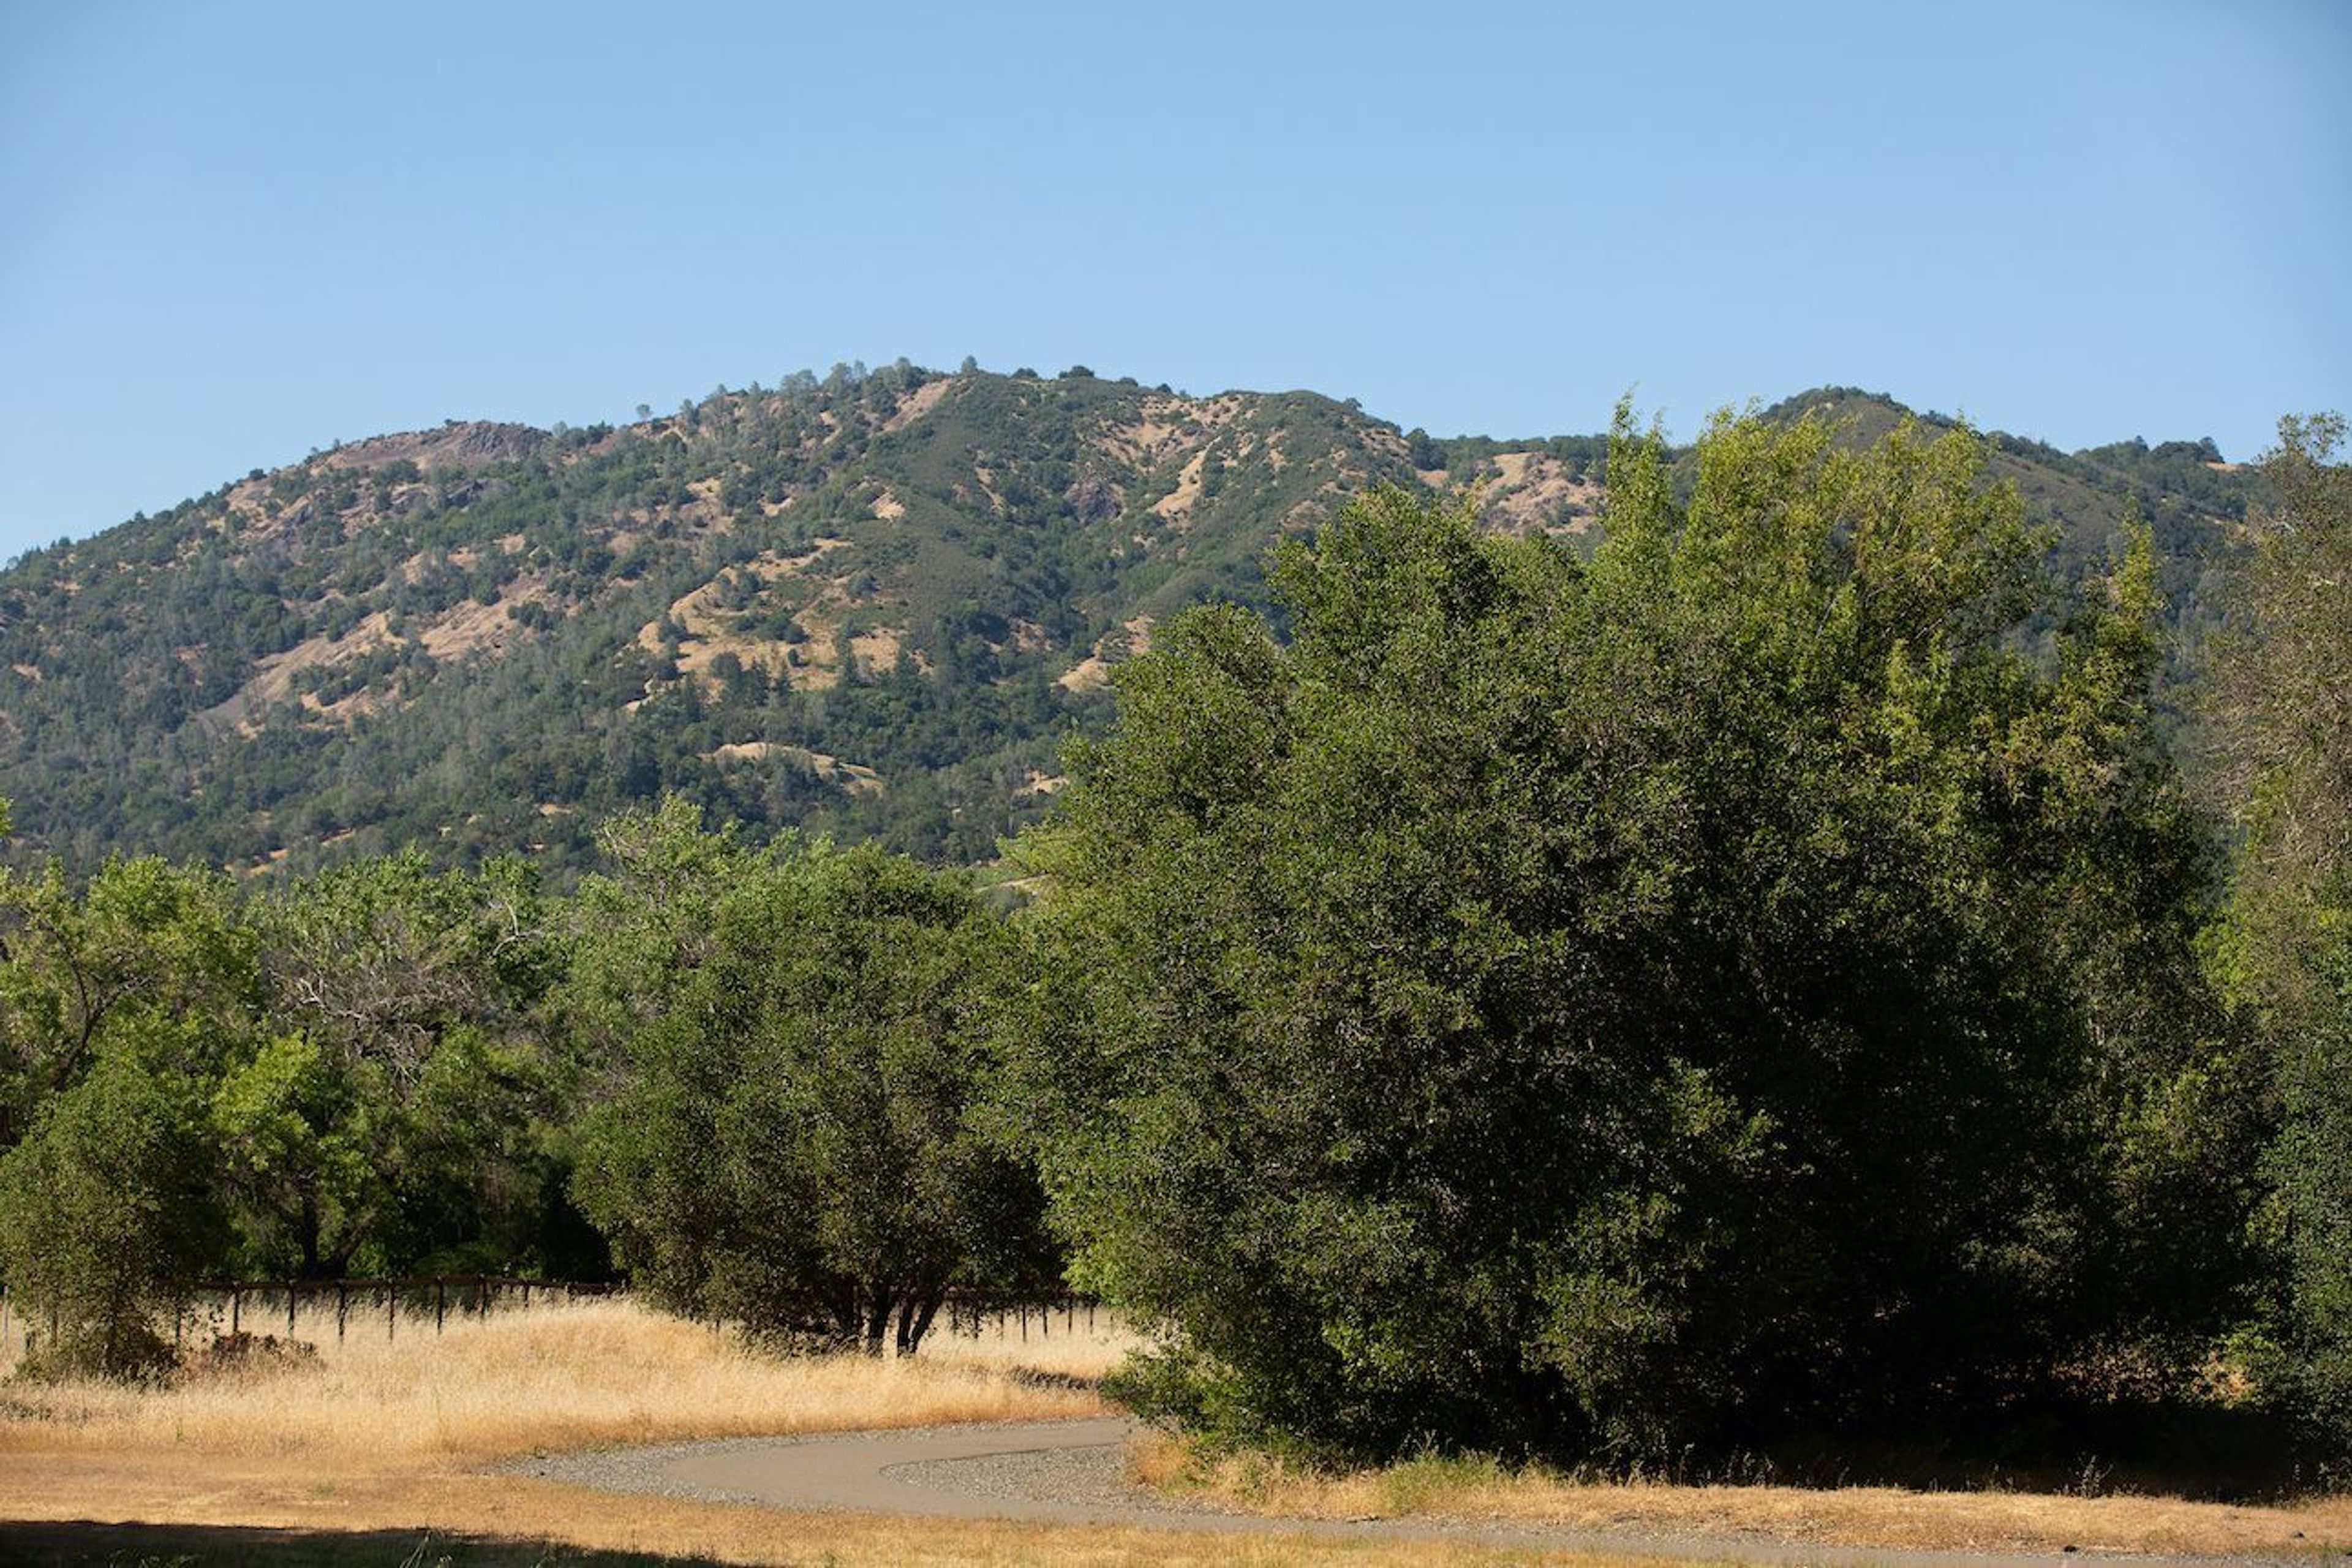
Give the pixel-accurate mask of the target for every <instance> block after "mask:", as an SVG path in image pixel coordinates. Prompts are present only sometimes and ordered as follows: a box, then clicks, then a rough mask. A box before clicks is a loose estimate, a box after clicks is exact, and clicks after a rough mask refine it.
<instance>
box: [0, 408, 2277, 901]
mask: <svg viewBox="0 0 2352 1568" xmlns="http://www.w3.org/2000/svg"><path fill="white" fill-rule="evenodd" d="M1824 406H1826V407H1828V408H1829V409H1831V410H1832V411H1833V412H1834V413H1836V414H1838V415H1839V416H1842V417H1845V418H1848V419H1850V420H1851V421H1852V422H1853V431H1854V434H1855V435H1856V436H1857V437H1876V436H1878V435H1880V434H1881V433H1883V431H1884V430H1885V428H1886V427H1887V426H1890V425H1891V424H1892V423H1893V422H1894V421H1895V419H1896V418H1897V417H1899V416H1900V414H1901V412H1902V411H1901V410H1900V409H1899V408H1897V407H1896V406H1895V405H1893V404H1891V403H1889V402H1888V401H1887V400H1885V399H1884V398H1882V397H1874V396H1871V395H1864V394H1861V393H1858V392H1854V391H1852V390H1850V389H1832V390H1829V391H1826V392H1819V393H1811V394H1807V395H1803V396H1801V397H1798V398H1794V399H1791V400H1790V402H1789V403H1788V404H1787V405H1783V407H1784V409H1788V410H1795V409H1799V408H1813V407H1824ZM1605 445H1606V444H1605V441H1604V439H1603V438H1601V437H1597V436H1593V437H1552V438H1545V439H1535V440H1523V441H1512V440H1495V439H1488V438H1461V439H1454V440H1436V439H1433V438H1431V437H1428V436H1427V435H1425V434H1424V433H1423V432H1420V431H1413V432H1410V433H1407V432H1403V431H1400V430H1399V429H1397V428H1396V427H1395V426H1392V425H1389V424H1386V423H1383V422H1381V420H1379V419H1377V418H1375V417H1373V416H1370V415H1368V414H1366V413H1364V412H1362V411H1361V410H1360V409H1359V408H1358V407H1357V406H1356V405H1353V404H1351V403H1338V402H1334V401H1332V400H1330V399H1328V398H1326V397H1322V396H1318V395H1312V394H1307V393H1289V394H1279V395H1266V394H1254V393H1227V394H1223V395H1218V396H1214V397H1192V396H1187V395H1181V394H1178V393H1175V392H1172V391H1171V390H1169V389H1168V388H1166V387H1160V388H1152V387H1146V386H1142V385H1139V384H1135V383H1133V382H1131V381H1118V382H1112V381H1108V380H1103V379H1100V378H1097V377H1096V376H1094V375H1092V374H1089V373H1087V371H1086V370H1084V369H1083V367H1078V368H1074V369H1072V370H1071V371H1069V372H1067V373H1066V374H1062V375H1059V376H1055V377H1051V378H1046V377H1040V376H1037V375H1035V374H1028V373H1025V372H1024V373H1016V374H1013V375H1010V376H1004V375H994V374H985V373H982V372H979V371H976V370H971V369H969V368H967V369H966V370H965V371H964V372H962V373H961V374H954V375H943V374H937V373H934V372H930V371H926V370H922V369H919V368H916V367H913V366H909V365H907V364H905V363H900V364H898V365H896V366H892V367H888V368H885V369H883V370H880V371H877V372H873V373H870V374H868V373H866V372H864V371H863V370H862V369H851V368H847V367H841V368H836V370H835V372H834V373H833V374H830V375H828V376H826V377H824V379H822V380H820V379H818V378H817V377H815V376H814V375H813V374H806V373H803V374H797V375H794V376H793V377H790V378H788V379H787V380H786V382H785V384H783V385H782V386H781V387H778V388H774V389H763V388H761V387H757V386H754V387H752V388H750V389H748V390H744V391H740V392H730V391H726V390H724V389H721V390H720V391H719V392H716V393H714V394H713V395H710V396H709V397H708V398H706V399H704V400H703V401H702V402H700V403H698V404H692V405H686V406H682V407H681V408H680V409H679V410H678V412H677V414H675V415H673V416H667V417H661V418H647V419H645V420H643V421H641V422H640V423H637V424H635V425H632V426H627V427H625V428H618V429H615V428H609V427H604V426H597V427H592V428H588V429H582V430H572V429H563V428H558V429H557V430H554V431H552V432H547V431H540V430H535V429H530V428H527V427H523V426H511V425H486V424H462V423H456V422H452V423H451V424H449V425H447V426H445V427H443V428H441V429H439V430H433V431H425V432H420V433H416V434H411V435H399V436H387V437H379V438H376V439H373V440H368V441H362V442H359V443H356V444H352V445H349V446H344V447H338V448H337V449H335V450H333V451H330V452H325V453H321V454H318V455H316V456H314V457H312V458H310V459H309V460H307V461H305V462H303V463H300V464H297V465H294V466H292V467H289V468H284V469H281V470H278V471H277V472H275V473H264V472H262V471H260V470H255V471H254V472H252V473H251V474H249V475H247V477H246V478H244V479H240V480H237V481H236V482H234V483H232V484H229V485H226V486H224V487H223V488H222V489H218V490H215V491H214V492H212V493H211V494H208V495H205V496H203V497H200V498H197V499H195V500H190V501H185V502H183V503H182V504H180V505H178V506H176V507H173V508H172V509H171V510H168V511H165V512H163V513H161V514H158V515H156V516H152V517H146V516H142V517H140V518H135V519H133V520H132V521H130V522H127V523H124V524H122V525H121V526H120V527H118V528H115V529H113V530H110V531H107V532H105V533H103V534H101V535H100V536H98V537H97V538H94V539H91V540H89V541H86V542H79V543H68V542H60V543H58V544H57V545H55V546H52V547H50V548H47V549H44V550H38V551H35V552H30V553H28V554H26V556H25V557H23V558H22V559H21V560H19V561H17V562H16V563H14V564H13V565H12V566H11V567H10V568H9V569H8V570H7V571H5V573H0V795H6V796H7V797H9V798H12V799H13V800H14V801H15V802H16V818H17V822H16V826H17V832H18V836H19V837H18V842H17V844H16V846H15V847H16V850H17V852H19V853H37V852H43V851H46V852H50V853H54V854H57V855H58V856H60V857H62V858H64V860H65V861H66V862H67V863H68V865H69V866H72V867H75V868H79V869H81V870H85V871H86V870H88V869H89V868H93V867H95V866H96V865H97V864H98V863H99V862H100V861H101V860H102V859H103V858H104V857H105V856H106V855H107V854H109V853H110V852H113V851H117V850H121V851H155V852H160V853H163V854H165V855H169V856H173V857H179V858H194V859H197V860H202V861H205V862H208V863H214V864H222V865H227V866H231V867H236V868H245V869H248V870H258V869H262V868H268V867H270V866H273V865H278V864H281V863H290V864H292V865H295V866H301V865H308V864H315V863H318V862H320V861H322V860H333V859H338V858H349V857H351V856H352V855H356V854H365V853H376V852H382V851H384V850H388V849H391V848H394V847H399V846H401V845H404V844H408V843H415V844H418V845H421V846H423V847H425V849H426V851H427V853H428V854H429V855H431V856H432V857H433V858H435V859H436V860H438V861H441V862H443V863H449V864H471V863H474V862H476V861H478V860H479V859H480V858H482V857H483V856H485V855H486V854H489V853H493V852H496V851H500V850H506V849H530V850H536V851H541V852H542V853H544V854H545V855H546V856H547V857H548V858H550V859H551V861H552V862H553V863H554V864H556V865H557V866H559V867H574V866H578V865H580V864H582V863H583V862H584V860H585V859H586V858H587V856H588V853H589V848H590V836H591V831H592V827H593V824H594V823H595V822H597V821H599V820H601V819H603V818H604V817H605V816H610V815H611V814H612V813H613V812H614V811H615V810H618V809H621V808H624V807H625V806H627V805H631V804H633V803H642V802H646V801H648V800H651V799H653V798H655V797H656V795H659V794H661V793H662V792H664V791H666V790H667V791H675V792H677V793H680V794H683V795H686V796H688V797H689V798H691V799H694V800H696V801H698V802H699V803H701V804H702V805H705V806H706V807H707V808H708V809H709V811H710V813H711V814H712V816H713V817H714V818H715V819H727V820H738V821H740V822H742V823H743V824H744V825H745V826H746V827H747V829H748V830H749V831H750V832H751V834H752V835H753V836H754V837H759V836H761V835H763V834H765V833H767V832H770V831H772V830H773V829H775V828H778V827H781V826H794V825H799V826H810V827H814V828H816V829H820V830H823V831H826V832H830V833H833V834H835V835H836V836H838V837H845V838H866V837H878V838H880V839H882V840H884V841H885V842H887V843H888V844H889V845H891V846H892V847H896V848H899V849H902V850H906V851H908V852H911V853H913V854H916V855H918V856H919V857H922V858H927V859H930V860H934V861H942V862H971V861H977V860H982V859H987V858H991V857H992V856H993V854H994V853H995V847H996V845H997V842H998V840H999V839H1000V838H1001V837H1003V836H1004V835H1005V834H1007V833H1008V832H1011V831H1013V830H1015V829H1017V828H1018V827H1019V826H1023V825H1024V824H1025V823H1027V822H1030V821H1032V820H1034V819H1035V818H1037V817H1038V816H1041V815H1042V814H1043V811H1044V808H1045V804H1046V802H1047V800H1048V799H1049V798H1050V795H1051V794H1052V792H1053V791H1054V790H1055V789H1056V788H1057V787H1058V786H1059V783H1060V764H1059V762H1058V757H1059V753H1060V751H1061V747H1062V745H1063V742H1065V740H1066V738H1067V737H1068V736H1069V735H1070V734H1072V733H1074V732H1080V731H1098V730H1099V729H1101V728H1102V726H1103V725H1104V724H1105V723H1106V722H1107V720H1108V695H1107V692H1106V689H1105V686H1106V677H1107V673H1108V668H1109V667H1110V666H1112V665H1113V664H1115V663H1117V662H1118V660H1120V659H1122V658H1126V657H1129V656H1130V655H1131V654H1133V653H1134V652H1137V651H1139V650H1140V649H1142V648H1144V647H1148V646H1149V644H1150V636H1151V630H1152V628H1153V626H1155V625H1157V624H1159V623H1160V621H1162V620H1164V619H1165V618H1166V617H1167V616H1169V615H1170V614H1171V613H1172V612H1174V611H1175V610H1178V609H1181V607H1183V606H1184V605H1188V604H1192V603H1196V602H1200V601H1202V600H1218V599H1229V600H1234V601H1238V602H1241V603H1244V604H1246V605H1253V606H1256V607H1265V605H1266V596H1265V591H1264V584H1263V581H1262V578H1261V563H1262V560H1263V558H1264V556H1265V552H1266V550H1267V549H1268V547H1269V546H1270V545H1271V544H1272V543H1273V542H1275V541H1276V540H1277V539H1278V538H1279V537H1281V536H1283V535H1284V534H1286V533H1296V532H1300V531H1307V530H1309V529H1311V528H1313V527H1314V526H1316V525H1318V523H1320V522H1322V521H1326V520H1327V519H1328V518H1329V517H1330V516H1331V515H1332V514H1333V513H1334V511H1335V510H1337V507H1338V505H1339V502H1340V501H1341V500H1344V499H1345V498H1346V497H1347V496H1349V495H1350V494H1353V493H1355V492H1357V491H1359V490H1360V489H1364V488H1365V487H1366V486H1368V485H1370V484H1371V483H1374V482H1376V481H1382V480H1387V481H1393V482H1396V483H1399V484H1402V485H1405V486H1408V487H1412V488H1420V489H1430V490H1433V491H1439V492H1445V493H1449V494H1451V493H1459V492H1463V491H1465V490H1467V489H1470V488H1471V487H1474V486H1475V487H1481V489H1480V494H1481V496H1482V498H1483V513H1482V515H1483V517H1484V520H1485V521H1486V523H1487V525H1488V526H1490V527H1492V528H1496V529H1498V530H1504V531H1512V532H1528V531H1546V532H1552V533H1565V534H1568V535H1571V536H1578V538H1579V541H1580V544H1582V545H1586V546H1589V543H1590V542H1591V541H1590V530H1591V527H1592V525H1593V521H1594V518H1595V515H1596V510H1597V507H1598V502H1599V479H1600V473H1601V456H1602V454H1603V451H1604V449H1605ZM1993 452H1994V456H1993V459H1992V462H1991V464H1990V475H1991V477H1992V478H1994V479H2010V480H2013V481H2014V482H2016V483H2017V485H2018V486H2019V488H2020V489H2021V493H2022V494H2023V496H2024V497H2025V499H2026V501H2027V503H2028V509H2029V512H2030V513H2031V514H2032V515H2033V516H2034V517H2036V518H2038V519H2040V520H2042V521H2047V522H2050V523H2053V524H2055V525H2056V531H2055V534H2054V540H2055V548H2056V550H2057V552H2058V556H2059V559H2060V562H2061V563H2062V565H2063V567H2064V568H2065V569H2066V573H2067V574H2068V575H2070V576H2079V575H2080V574H2082V573H2083V572H2084V571H2085V570H2089V569H2091V568H2093V567H2095V566H2096V565H2097V564H2098V563H2103V562H2105V560H2107V559H2108V558H2109V557H2110V556H2111V555H2112V554H2113V553H2114V551H2115V547H2116V542H2117V540H2118V538H2119V537H2120V534H2119V530H2120V528H2121V524H2122V520H2123V518H2124V517H2125V515H2126V510H2127V508H2128V507H2129V506H2131V505H2133V504H2136V505H2137V507H2138V508H2139V510H2142V511H2144V512H2145V513H2146V514H2147V515H2148V516H2149V517H2150V519H2151V521H2153V523H2154V525H2155V530H2156V537H2157V542H2158V552H2159V557H2160V562H2159V569H2160V573H2161V576H2162V585H2163V588H2164V591H2165V597H2166V600H2167V604H2168V615H2169V616H2170V617H2171V619H2172V621H2173V623H2174V627H2173V629H2174V631H2175V632H2176V634H2177V635H2176V637H2174V638H2173V639H2172V644H2173V646H2174V647H2177V648H2179V649H2183V650H2189V651H2192V652H2193V650H2194V648H2195V647H2196V646H2197V643H2198V641H2199V638H2200V635H2201V628H2202V626H2204V625H2205V623H2206V621H2207V620H2208V618H2209V617H2210V609H2209V605H2210V601H2211V597H2212V594H2213V590H2214V588H2215V586H2216V573H2217V571H2218V570H2219V569H2220V564H2221V563H2223V562H2224V561H2225V560H2226V557H2227V555H2228V552H2229V551H2230V549H2231V543H2230V538H2231V535H2230V531H2229V524H2230V523H2231V521H2234V520H2235V519H2237V518H2239V517H2241V516H2242V514H2243V510H2244V507H2245V504H2246V500H2247V498H2248V494H2249V491H2250V489H2251V488H2252V480H2251V479H2250V478H2249V477H2247V476H2244V475H2241V474H2239V473H2237V472H2235V471H2234V470H2231V469H2229V468H2225V467H2223V466H2221V464H2220V463H2219V458H2218V454H2217V453H2216V452H2214V450H2213V449H2212V447H2211V446H2210V443H2205V444H2201V445H2200V444H2191V443H2179V442H2176V443H2172V444H2170V445H2167V446H2162V447H2155V448H2153V449H2150V448H2147V447H2145V446H2143V445H2141V444H2139V443H2137V442H2133V443H2128V444H2125V445H2121V446H2116V447H2102V448H2098V449H2095V450H2092V451H2087V452H2083V453H2077V454H2074V455H2072V456H2068V455H2064V454H2061V453H2059V452H2056V451H2054V450H2053V449H2051V448H2049V447H2042V446H2039V445H2037V444H2034V443H2031V442H2025V441H2020V440H2015V439H2011V438H2007V437H1996V438H1995V440H1994V442H1993Z"/></svg>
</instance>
